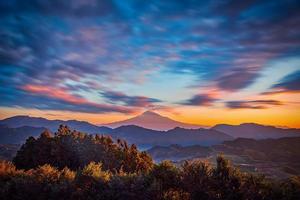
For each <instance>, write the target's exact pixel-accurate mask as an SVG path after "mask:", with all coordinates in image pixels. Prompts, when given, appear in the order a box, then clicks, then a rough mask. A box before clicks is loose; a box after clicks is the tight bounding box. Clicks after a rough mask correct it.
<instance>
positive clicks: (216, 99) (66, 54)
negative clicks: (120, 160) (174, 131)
mask: <svg viewBox="0 0 300 200" xmlns="http://www.w3.org/2000/svg"><path fill="white" fill-rule="evenodd" d="M34 2H35V3H32V4H30V5H29V4H26V3H25V2H24V1H20V0H16V1H7V2H3V1H1V3H0V13H1V14H0V15H1V18H0V27H1V28H0V119H4V118H7V117H12V116H15V115H29V116H34V117H44V118H47V119H62V120H70V119H75V120H80V121H88V122H91V123H93V124H106V123H110V122H115V121H119V120H124V119H128V118H131V117H134V116H136V115H139V114H141V113H143V112H145V111H147V110H152V111H154V112H157V113H159V114H161V115H162V116H167V117H170V118H171V119H174V120H177V121H180V122H185V123H190V124H198V125H204V126H213V125H216V124H241V123H259V124H266V125H274V126H280V127H293V128H300V14H299V12H298V9H297V8H299V7H300V4H299V1H296V0H290V1H262V2H252V1H237V2H236V3H235V4H234V6H232V5H233V4H230V6H229V3H230V1H209V2H206V1H193V0H188V1H171V0H170V1H134V0H128V1H127V0H124V1H118V0H116V1H95V0H85V1H83V0H74V1H71V3H70V2H68V3H63V2H62V1H56V0H54V1H52V3H49V2H48V3H45V1H40V0H35V1H34ZM99 2H101V3H99Z"/></svg>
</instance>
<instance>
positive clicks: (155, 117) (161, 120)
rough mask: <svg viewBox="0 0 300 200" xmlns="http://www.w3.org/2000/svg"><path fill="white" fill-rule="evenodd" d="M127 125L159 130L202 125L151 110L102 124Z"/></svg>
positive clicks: (114, 126)
mask: <svg viewBox="0 0 300 200" xmlns="http://www.w3.org/2000/svg"><path fill="white" fill-rule="evenodd" d="M127 125H135V126H140V127H144V128H148V129H152V130H160V131H166V130H170V129H173V128H176V127H181V128H187V129H198V128H203V127H204V126H201V125H195V124H186V123H182V122H178V121H175V120H173V119H170V118H168V117H164V116H161V115H159V114H157V113H155V112H152V111H146V112H144V113H142V114H141V115H138V116H136V117H133V118H130V119H127V120H124V121H119V122H114V123H109V124H104V126H108V127H111V128H118V127H120V126H127Z"/></svg>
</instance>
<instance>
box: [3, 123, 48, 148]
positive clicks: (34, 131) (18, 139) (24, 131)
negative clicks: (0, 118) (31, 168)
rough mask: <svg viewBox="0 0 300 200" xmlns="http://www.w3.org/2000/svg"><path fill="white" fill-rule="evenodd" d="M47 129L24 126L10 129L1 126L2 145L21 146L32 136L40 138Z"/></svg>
mask: <svg viewBox="0 0 300 200" xmlns="http://www.w3.org/2000/svg"><path fill="white" fill-rule="evenodd" d="M44 130H45V128H41V127H39V128H38V127H30V126H22V127H18V128H9V127H7V126H5V125H0V144H21V143H24V142H25V141H26V139H27V138H28V137H30V136H33V137H36V136H39V135H40V134H41V133H42V132H43V131H44Z"/></svg>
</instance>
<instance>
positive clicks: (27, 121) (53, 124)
mask: <svg viewBox="0 0 300 200" xmlns="http://www.w3.org/2000/svg"><path fill="white" fill-rule="evenodd" d="M1 124H2V125H6V126H7V127H10V128H19V127H22V126H30V127H43V128H47V129H49V130H51V131H52V132H54V131H56V130H57V128H58V127H59V125H61V124H64V125H67V126H69V127H70V128H72V129H76V130H78V131H81V132H86V133H90V134H95V133H103V134H104V133H109V132H110V131H111V129H110V128H108V127H103V126H101V127H99V126H96V125H93V124H91V123H88V122H85V121H77V120H68V121H63V120H49V119H45V118H41V117H30V116H14V117H10V118H6V119H3V120H0V125H1Z"/></svg>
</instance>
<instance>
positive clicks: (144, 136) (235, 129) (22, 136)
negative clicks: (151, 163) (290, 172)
mask: <svg viewBox="0 0 300 200" xmlns="http://www.w3.org/2000/svg"><path fill="white" fill-rule="evenodd" d="M141 119H145V123H143V124H141V121H142V120H141ZM151 121H152V122H153V123H154V124H153V125H152V127H156V128H157V129H158V128H161V129H163V124H164V122H165V123H168V127H167V125H165V126H164V128H165V129H168V128H169V127H171V125H172V126H175V125H176V124H177V125H178V123H179V124H181V125H182V123H180V122H176V121H173V120H171V119H168V118H166V117H162V116H160V115H158V114H156V113H154V112H149V111H148V112H145V113H143V114H142V115H140V116H137V117H135V118H132V119H130V120H127V121H126V123H128V124H130V123H137V122H140V124H139V125H144V126H145V125H147V124H148V125H149V126H150V125H151V123H150V122H151ZM171 122H172V123H171ZM126 123H125V124H126ZM61 124H64V125H67V126H69V127H70V128H71V129H75V130H78V131H81V132H85V133H90V134H108V135H111V136H112V137H113V138H115V139H117V138H121V139H125V140H127V141H128V142H129V143H130V144H133V143H134V144H137V145H138V146H139V147H140V148H149V147H152V146H155V145H163V146H166V145H172V144H180V145H183V146H188V145H196V144H198V145H203V146H210V145H214V144H220V143H222V142H223V141H230V140H233V139H235V138H239V137H241V138H251V139H265V138H282V137H297V136H298V137H299V136H300V129H282V128H276V127H273V126H264V125H259V124H253V123H248V124H241V125H225V124H221V125H216V126H214V127H213V128H210V129H207V128H197V129H195V127H194V126H193V125H191V126H192V127H193V128H194V129H191V128H189V129H188V128H180V127H175V128H172V129H169V130H153V129H149V128H145V127H140V126H137V125H132V124H130V125H122V126H120V127H117V128H109V127H106V126H96V125H94V124H91V123H88V122H84V121H76V120H68V121H63V120H48V119H45V118H37V117H29V116H15V117H10V118H7V119H4V120H0V144H1V143H2V144H9V143H10V144H20V143H23V142H24V141H25V140H26V138H28V137H29V136H38V135H39V134H40V133H41V132H42V131H43V130H45V129H49V130H50V131H52V132H55V131H56V130H57V129H58V127H59V125H61ZM183 125H185V124H183ZM183 125H182V126H183Z"/></svg>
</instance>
